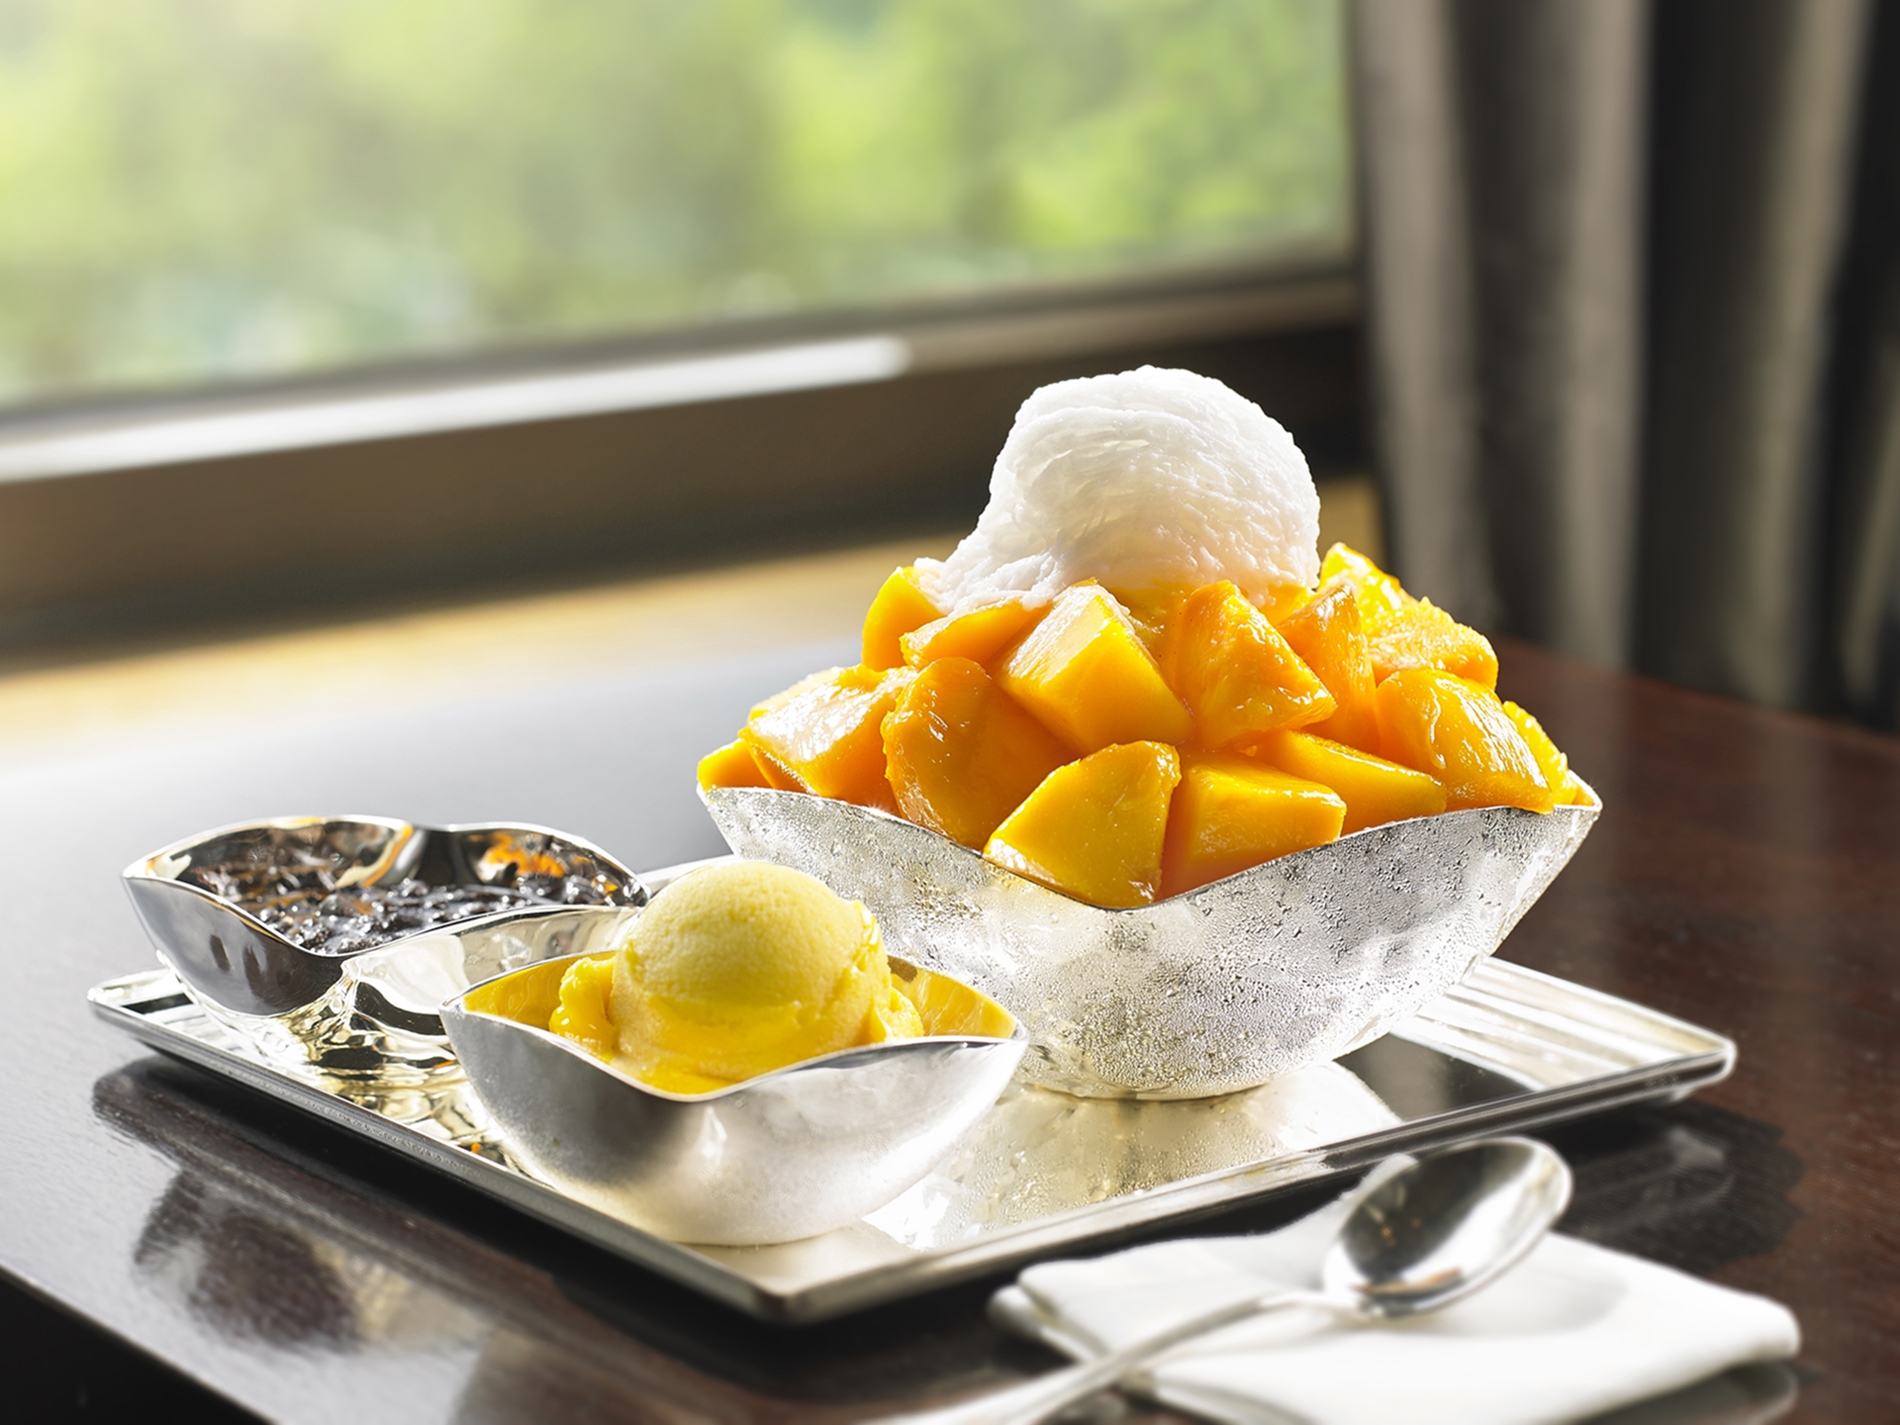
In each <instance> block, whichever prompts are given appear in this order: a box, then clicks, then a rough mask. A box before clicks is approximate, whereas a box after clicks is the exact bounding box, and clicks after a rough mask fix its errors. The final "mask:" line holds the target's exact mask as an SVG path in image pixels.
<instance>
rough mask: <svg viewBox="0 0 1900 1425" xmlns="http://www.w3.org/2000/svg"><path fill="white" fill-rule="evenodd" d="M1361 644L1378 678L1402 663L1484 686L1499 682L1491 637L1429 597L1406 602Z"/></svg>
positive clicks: (1387, 674) (1375, 676)
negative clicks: (1465, 622)
mask: <svg viewBox="0 0 1900 1425" xmlns="http://www.w3.org/2000/svg"><path fill="white" fill-rule="evenodd" d="M1366 643H1367V651H1368V652H1369V653H1370V654H1371V656H1372V676H1373V677H1374V678H1375V679H1377V680H1378V681H1379V682H1381V683H1383V682H1384V681H1385V680H1386V679H1387V678H1389V677H1390V676H1391V675H1392V674H1394V673H1396V672H1398V671H1399V670H1400V669H1401V668H1439V669H1443V670H1444V671H1445V672H1447V673H1456V674H1457V675H1458V676H1459V677H1461V678H1469V679H1470V680H1471V681H1472V682H1474V683H1482V684H1484V686H1485V687H1487V688H1495V687H1497V685H1498V655H1497V652H1496V650H1494V649H1493V648H1492V647H1491V640H1490V639H1488V638H1486V637H1485V636H1484V635H1483V634H1481V633H1479V632H1478V630H1477V629H1475V628H1468V627H1467V626H1465V625H1464V624H1462V623H1459V622H1458V620H1457V619H1455V618H1453V617H1452V616H1451V615H1450V614H1448V613H1446V612H1445V611H1444V610H1443V609H1441V608H1439V607H1438V605H1436V604H1434V603H1433V602H1432V601H1431V600H1430V599H1418V600H1415V601H1414V602H1413V603H1411V604H1408V605H1407V606H1406V607H1405V609H1404V610H1403V611H1401V612H1400V613H1399V614H1397V615H1395V616H1394V617H1393V618H1392V619H1391V620H1390V621H1388V622H1387V623H1386V624H1385V625H1384V626H1383V627H1381V628H1380V630H1379V631H1378V632H1377V633H1375V634H1373V635H1372V636H1371V637H1369V638H1368V639H1367V640H1366Z"/></svg>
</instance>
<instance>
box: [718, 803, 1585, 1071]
mask: <svg viewBox="0 0 1900 1425" xmlns="http://www.w3.org/2000/svg"><path fill="white" fill-rule="evenodd" d="M701 796H702V797H703V799H704V801H705V803H706V806H707V809H708V810H709V811H710V812H711V813H712V817H713V820H714V821H715V822H716V823H717V824H718V826H719V830H720V832H721V834H722V835H723V836H724V837H725V839H726V841H727V843H728V844H729V845H730V846H731V847H732V849H733V850H734V851H735V852H736V853H738V854H739V855H741V856H746V857H752V858H756V859H760V860H767V861H777V862H779V863H781V864H783V865H787V866H792V867H795V868H796V869H798V870H801V871H804V872H806V873H808V874H810V875H813V876H816V877H817V878H818V879H819V880H821V881H823V882H824V883H825V884H826V885H828V886H830V887H831V888H832V889H833V890H834V891H836V892H837V893H838V894H840V895H843V896H847V897H850V898H852V899H855V900H861V901H863V902H864V904H865V905H866V906H867V907H868V908H869V909H870V910H871V912H872V913H873V914H874V915H876V916H877V918H878V923H879V925H880V926H881V927H882V930H883V934H884V943H885V944H886V945H887V946H888V947H889V948H890V949H891V950H892V951H894V952H896V953H900V954H903V955H905V956H907V957H909V958H910V959H913V960H915V961H916V962H917V963H919V964H921V965H924V966H927V967H929V968H931V969H934V970H941V971H943V972H944V973H945V974H948V975H950V976H952V977H954V978H956V979H959V980H962V981H963V982H964V983H965V984H968V985H970V986H972V987H974V988H976V989H978V990H981V991H982V992H983V993H984V994H987V995H989V996H990V997H991V998H992V999H994V1000H996V1001H997V1002H998V1003H1000V1004H1001V1005H1003V1006H1004V1008H1006V1009H1008V1010H1009V1011H1010V1012H1011V1013H1013V1014H1014V1015H1016V1017H1017V1018H1018V1019H1019V1020H1021V1021H1022V1023H1023V1025H1024V1027H1025V1028H1027V1030H1028V1031H1029V1035H1030V1041H1031V1043H1030V1049H1029V1053H1028V1055H1027V1056H1026V1057H1025V1059H1024V1061H1023V1074H1024V1076H1025V1078H1026V1079H1027V1080H1028V1081H1029V1082H1032V1083H1036V1084H1040V1085H1043V1086H1045V1087H1048V1088H1055V1089H1060V1090H1062V1091H1064V1092H1066V1093H1072V1094H1078V1095H1082V1096H1086V1097H1108V1098H1156V1099H1170V1098H1199V1097H1204V1096H1207V1095H1210V1094H1223V1093H1232V1092H1235V1091H1237V1090H1241V1089H1248V1088H1253V1087H1256V1086H1258V1085H1260V1084H1263V1083H1266V1082H1267V1081H1268V1080H1270V1079H1272V1078H1275V1077H1276V1076H1278V1075H1281V1074H1286V1073H1290V1072H1292V1071H1293V1070H1296V1069H1300V1068H1303V1067H1305V1066H1306V1065H1309V1064H1316V1063H1321V1062H1324V1061H1326V1060H1329V1059H1334V1058H1337V1057H1338V1056H1339V1055H1341V1054H1344V1053H1346V1052H1348V1051H1350V1050H1352V1049H1354V1048H1357V1047H1358V1046H1360V1045H1362V1044H1366V1043H1369V1042H1370V1041H1372V1040H1373V1039H1376V1038H1378V1037H1379V1036H1380V1035H1381V1034H1384V1033H1385V1032H1386V1031H1387V1030H1388V1029H1390V1028H1392V1027H1393V1026H1394V1025H1396V1024H1398V1023H1399V1022H1400V1021H1402V1020H1404V1019H1405V1018H1406V1017H1408V1016H1409V1015H1411V1014H1413V1013H1414V1012H1416V1011H1417V1010H1418V1009H1420V1008H1421V1007H1422V1006H1424V1005H1425V1004H1426V1003H1428V1002H1429V1001H1431V1000H1433V999H1435V998H1436V997H1437V996H1439V995H1441V994H1443V993H1444V992H1445V991H1446V990H1448V989H1450V988H1451V987H1452V986H1453V985H1455V984H1457V983H1458V982H1459V981H1460V980H1462V979H1463V978H1464V977H1465V976H1466V975H1467V974H1468V973H1470V971H1471V969H1472V967H1473V966H1475V965H1476V964H1477V963H1478V962H1479V961H1481V960H1483V959H1484V958H1485V957H1486V956H1488V955H1490V954H1491V953H1492V952H1493V951H1494V950H1496V949H1497V947H1498V945H1499V944H1500V943H1501V942H1502V941H1503V939H1504V937H1505V936H1506V935H1507V934H1509V933H1510V930H1511V927H1512V926H1514V925H1516V924H1517V922H1518V919H1519V917H1521V916H1522V915H1523V914H1524V912H1525V911H1526V910H1528V909H1529V908H1530V906H1531V904H1532V903H1533V902H1534V901H1535V900H1536V899H1537V897H1538V896H1539V895H1541V894H1542V893H1543V891H1544V889H1545V887H1547V886H1548V885H1549V884H1550V882H1551V881H1552V879H1553V878H1555V876H1556V875H1557V873H1558V872H1559V871H1560V870H1562V869H1563V867H1564V865H1565V863H1567V862H1568V861H1569V860H1570V858H1571V856H1572V855H1574V854H1575V853H1576V850H1577V848H1578V846H1580V845H1581V844H1582V842H1583V839H1584V837H1585V836H1586V835H1588V834H1589V831H1590V828H1591V826H1592V825H1593V824H1594V823H1595V821H1596V818H1597V814H1598V812H1599V811H1600V810H1601V804H1600V803H1598V802H1596V800H1595V797H1594V795H1593V796H1592V799H1591V802H1592V804H1590V805H1586V806H1564V807H1558V808H1556V809H1555V810H1553V811H1551V812H1548V813H1545V814H1542V815H1540V814H1538V813H1536V812H1529V811H1523V810H1519V809H1518V808H1515V807H1485V808H1480V809H1476V810H1470V811H1457V812H1447V813H1445V814H1443V815H1440V816H1435V817H1421V818H1418V819H1416V820H1412V821H1400V822H1392V823H1389V824H1387V825H1385V826H1378V827H1372V828H1370V829H1368V830H1365V831H1360V832H1355V833H1354V834H1353V835H1351V836H1345V837H1341V838H1340V839H1339V840H1338V841H1335V842H1333V843H1331V844H1330V845H1326V846H1318V847H1314V848H1312V849H1311V850H1307V851H1302V852H1299V853H1297V854H1295V855H1291V856H1283V857H1281V858H1279V859H1278V860H1275V861H1269V862H1267V863H1266V864H1264V865H1261V866H1256V867H1254V868H1253V869H1252V870H1249V871H1243V872H1241V873H1240V874H1239V875H1236V876H1230V877H1228V878H1227V879H1225V880H1222V881H1216V882H1214V883H1213V884H1211V885H1207V886H1203V887H1201V888H1200V889H1198V890H1194V891H1189V892H1187V893H1186V894H1184V895H1179V896H1175V897H1173V898H1171V899H1169V900H1165V901H1161V902H1158V903H1157V904H1154V905H1150V906H1142V907H1138V908H1136V909H1132V910H1105V909H1102V908H1100V907H1097V906H1092V905H1085V904H1083V903H1082V902H1081V901H1077V900H1072V899H1071V898H1069V897H1068V896H1065V895H1061V894H1059V893H1058V892H1055V891H1052V890H1049V889H1047V888H1045V887H1043V886H1040V885H1038V884H1036V883H1035V882H1033V881H1029V880H1025V879H1024V878H1022V877H1020V876H1017V875H1014V874H1013V873H1011V872H1008V871H1005V870H1003V869H1002V868H1001V867H998V866H995V865H992V864H991V863H990V862H988V861H986V860H984V859H983V857H982V856H980V855H978V854H977V853H976V852H974V851H971V850H969V849H968V848H967V847H963V846H959V845H958V844H957V843H956V842H954V841H951V840H949V839H948V838H947V837H943V836H939V835H937V834H936V833H935V832H932V831H929V830H927V829H925V828H924V827H921V826H916V825H913V824H912V823H910V822H907V821H903V820H901V819H899V818H897V817H895V816H891V815H888V814H886V813H884V812H879V811H873V810H870V809H868V808H865V807H859V806H853V805H851V804H850V803H847V802H838V801H831V800H827V799H825V798H821V797H813V796H806V795H803V794H801V793H797V792H780V791H766V790H762V789H757V788H736V787H735V788H723V787H722V788H711V789H707V790H704V791H702V793H701Z"/></svg>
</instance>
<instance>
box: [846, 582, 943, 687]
mask: <svg viewBox="0 0 1900 1425" xmlns="http://www.w3.org/2000/svg"><path fill="white" fill-rule="evenodd" d="M941 617H943V610H941V609H939V608H938V607H937V606H936V605H935V604H933V603H932V602H931V601H930V596H929V595H928V594H926V593H925V592H924V591H923V589H922V588H921V587H919V585H918V583H917V570H916V568H915V566H913V565H910V564H906V565H905V566H904V567H903V568H901V569H894V570H892V571H891V576H890V578H888V579H886V580H885V581H884V584H883V587H881V588H880V589H879V590H878V591H877V596H876V597H875V598H873V599H872V600H871V607H870V610H869V611H868V612H867V613H866V614H865V615H864V638H863V650H864V651H863V653H862V654H861V655H860V656H861V657H862V658H863V660H864V666H865V667H867V668H896V667H898V666H900V665H901V664H902V663H903V661H904V650H903V648H902V646H901V644H900V643H899V640H900V639H902V638H903V636H904V635H905V634H907V633H909V632H910V631H911V630H912V629H916V628H921V627H923V625H925V624H927V623H929V622H930V621H931V620H932V619H937V618H941Z"/></svg>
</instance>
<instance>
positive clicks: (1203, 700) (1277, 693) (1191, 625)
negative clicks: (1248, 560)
mask: <svg viewBox="0 0 1900 1425" xmlns="http://www.w3.org/2000/svg"><path fill="white" fill-rule="evenodd" d="M1165 649H1166V653H1167V673H1168V677H1169V681H1170V682H1171V683H1172V684H1173V686H1174V690H1175V692H1177V693H1178V694H1180V696H1181V700H1182V701H1183V702H1185V703H1186V704H1187V706H1188V710H1189V711H1190V712H1191V713H1193V714H1194V737H1195V740H1196V742H1198V743H1199V744H1200V745H1201V746H1203V747H1210V748H1213V747H1228V746H1231V745H1233V744H1234V743H1236V742H1239V741H1241V740H1242V739H1248V738H1255V737H1260V736H1262V735H1264V734H1266V733H1269V732H1273V731H1275V730H1276V729H1278V728H1282V727H1303V726H1305V725H1306V724H1307V723H1310V722H1318V721H1319V720H1321V719H1322V718H1327V717H1331V716H1332V714H1333V713H1334V711H1335V710H1336V708H1337V704H1336V703H1335V702H1334V701H1333V695H1332V694H1331V693H1329V692H1327V691H1326V685H1325V684H1324V683H1322V682H1321V681H1320V680H1319V678H1318V677H1316V676H1315V675H1314V673H1313V670H1312V669H1311V668H1309V667H1307V666H1306V663H1305V661H1304V660H1302V659H1301V657H1300V655H1299V654H1297V653H1295V652H1294V651H1293V649H1292V648H1291V647H1290V646H1288V644H1287V641H1286V639H1285V638H1284V637H1282V636H1281V634H1280V631H1279V630H1278V629H1276V628H1275V627H1274V626H1273V625H1272V624H1271V623H1269V622H1268V621H1267V616H1266V615H1265V614H1263V613H1261V612H1260V610H1259V609H1257V608H1255V607H1254V606H1253V605H1252V604H1250V603H1248V602H1247V599H1246V596H1245V595H1243V594H1242V593H1241V592H1240V590H1239V589H1238V588H1236V587H1235V586H1234V585H1233V584H1231V583H1229V582H1227V581H1226V580H1221V581H1219V582H1217V583H1213V584H1208V585H1205V586H1204V587H1202V588H1199V589H1196V590H1195V591H1194V592H1193V593H1192V594H1190V595H1189V596H1188V599H1187V602H1186V603H1185V604H1183V605H1182V606H1181V612H1180V614H1179V615H1178V616H1177V617H1176V619H1175V622H1174V625H1173V626H1172V627H1171V628H1170V629H1169V631H1168V634H1167V639H1166V642H1165Z"/></svg>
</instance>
